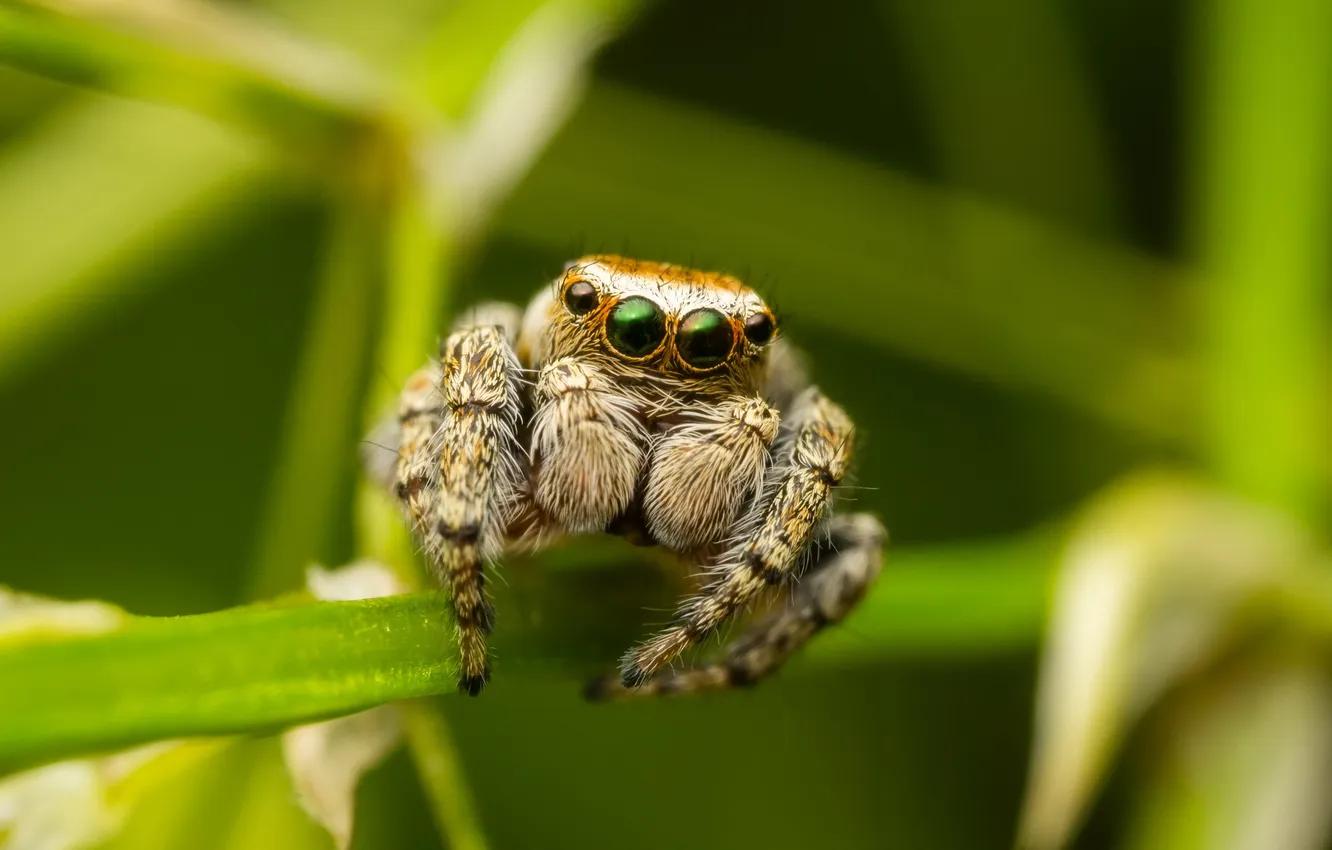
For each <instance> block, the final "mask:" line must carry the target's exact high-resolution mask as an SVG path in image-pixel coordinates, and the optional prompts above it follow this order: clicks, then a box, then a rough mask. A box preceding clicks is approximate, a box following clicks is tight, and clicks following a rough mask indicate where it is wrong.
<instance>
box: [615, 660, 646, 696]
mask: <svg viewBox="0 0 1332 850" xmlns="http://www.w3.org/2000/svg"><path fill="white" fill-rule="evenodd" d="M651 679H652V674H651V673H650V672H648V671H647V670H645V669H644V668H643V667H641V666H639V665H638V663H637V662H634V661H627V662H625V664H624V666H623V667H621V668H620V684H621V685H623V686H624V687H626V688H628V689H630V690H633V689H635V688H641V687H643V686H644V685H646V684H647V683H648V682H649V681H650V680H651Z"/></svg>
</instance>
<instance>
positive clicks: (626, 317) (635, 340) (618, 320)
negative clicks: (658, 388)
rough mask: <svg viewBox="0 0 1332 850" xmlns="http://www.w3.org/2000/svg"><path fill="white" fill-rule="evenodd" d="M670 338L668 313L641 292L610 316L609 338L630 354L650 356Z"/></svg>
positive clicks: (607, 331)
mask: <svg viewBox="0 0 1332 850" xmlns="http://www.w3.org/2000/svg"><path fill="white" fill-rule="evenodd" d="M665 338H666V315H665V314H664V313H662V312H661V308H660V307H658V306H657V305H656V304H653V303H652V302H651V301H649V300H648V299H646V298H643V297H641V296H638V295H634V296H632V297H629V298H626V299H624V300H623V301H621V302H620V303H618V304H616V305H615V307H614V308H612V309H611V311H610V315H609V316H607V317H606V339H607V341H609V342H610V344H611V347H612V348H614V349H615V350H616V351H618V352H620V353H621V354H623V355H625V356H627V357H646V356H647V355H649V354H651V353H652V352H654V351H656V350H657V348H658V347H660V346H661V341H662V340H663V339H665Z"/></svg>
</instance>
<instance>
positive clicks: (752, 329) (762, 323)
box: [745, 313, 777, 345]
mask: <svg viewBox="0 0 1332 850" xmlns="http://www.w3.org/2000/svg"><path fill="white" fill-rule="evenodd" d="M776 330H777V327H776V326H775V325H774V324H773V321H772V316H769V315H768V314H767V313H755V314H754V315H752V316H750V317H749V318H748V319H745V338H746V339H748V340H749V341H750V342H752V343H754V344H755V345H767V344H768V343H769V342H771V341H772V334H773V332H774V331H776Z"/></svg>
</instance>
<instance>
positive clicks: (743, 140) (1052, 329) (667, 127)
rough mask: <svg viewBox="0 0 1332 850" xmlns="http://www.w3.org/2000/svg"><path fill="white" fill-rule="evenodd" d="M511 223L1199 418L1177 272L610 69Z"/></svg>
mask: <svg viewBox="0 0 1332 850" xmlns="http://www.w3.org/2000/svg"><path fill="white" fill-rule="evenodd" d="M552 210H558V215H557V216H552V214H551V211H552ZM498 226H499V229H500V230H501V232H503V233H504V234H505V235H508V236H511V237H515V238H517V239H520V240H522V241H525V242H528V243H532V244H536V245H540V246H543V247H545V248H548V249H551V250H557V251H561V252H564V253H566V254H568V253H572V252H576V251H578V250H580V247H581V248H584V249H593V250H596V249H605V248H609V249H615V250H620V249H624V250H626V251H628V252H630V253H634V254H639V255H649V256H658V257H661V258H674V259H676V260H682V261H692V262H695V263H702V264H705V265H719V266H726V267H730V268H732V269H736V270H748V272H749V274H750V276H751V277H754V278H758V279H763V280H766V281H771V282H772V283H771V284H770V285H769V286H768V287H767V289H768V291H770V292H772V293H773V294H774V296H775V297H776V300H777V302H778V305H779V306H780V307H781V308H782V309H783V310H786V311H789V312H791V313H793V314H796V315H798V316H799V317H800V318H801V319H802V320H803V321H809V322H816V323H818V324H820V325H823V326H824V327H827V328H832V329H835V330H836V332H837V333H839V334H844V335H847V336H851V337H856V338H859V339H861V340H865V341H868V342H870V343H873V344H875V345H889V346H892V347H894V348H896V349H898V350H900V351H903V352H906V353H908V354H911V355H913V356H916V357H920V358H924V359H926V360H929V361H931V362H934V363H939V364H942V365H945V366H948V367H950V368H954V369H958V370H961V371H964V372H967V373H969V374H973V375H978V376H981V377H983V378H986V379H988V380H992V381H995V382H997V383H1000V384H1003V385H1008V386H1016V387H1021V388H1025V389H1030V390H1035V391H1039V392H1041V393H1045V394H1047V395H1050V396H1053V397H1055V398H1058V399H1060V400H1062V401H1064V402H1066V403H1069V404H1071V405H1074V406H1076V407H1078V408H1080V409H1083V410H1086V411H1090V412H1092V413H1094V414H1096V415H1098V416H1101V417H1104V418H1106V419H1108V420H1109V421H1111V422H1114V423H1118V424H1121V425H1125V426H1129V427H1132V428H1136V429H1141V430H1143V431H1145V432H1147V433H1149V434H1154V435H1158V436H1161V435H1165V436H1172V437H1180V436H1182V435H1183V427H1184V423H1187V422H1188V421H1189V419H1188V416H1187V413H1188V411H1189V410H1191V408H1192V406H1193V399H1194V394H1195V386H1194V375H1193V374H1192V372H1191V371H1190V364H1189V363H1188V362H1187V355H1188V353H1189V352H1188V342H1187V340H1186V339H1185V338H1184V334H1183V333H1182V328H1183V327H1184V326H1185V322H1183V321H1182V317H1183V316H1184V312H1183V305H1182V304H1179V303H1176V302H1174V301H1173V300H1172V297H1171V293H1172V292H1178V291H1179V290H1180V289H1181V287H1180V286H1179V284H1180V281H1179V280H1178V279H1177V278H1178V274H1177V273H1176V272H1175V271H1173V270H1171V269H1170V268H1168V267H1165V266H1163V265H1161V264H1160V263H1157V262H1154V261H1152V260H1149V259H1147V258H1146V257H1142V256H1137V255H1135V254H1132V253H1126V252H1124V251H1123V250H1121V249H1118V248H1115V247H1112V246H1109V245H1105V244H1101V243H1098V242H1095V241H1091V240H1088V239H1086V238H1082V237H1080V236H1078V235H1076V234H1074V233H1072V232H1070V231H1068V230H1064V229H1061V228H1059V227H1057V226H1052V225H1050V224H1048V223H1046V222H1042V221H1040V220H1037V219H1034V218H1032V217H1029V216H1025V215H1021V214H1019V213H1016V212H1013V211H1011V210H1006V209H1003V208H1001V207H998V206H995V205H993V204H987V203H984V202H981V201H978V200H976V199H974V198H969V197H966V196H962V195H954V194H949V193H947V192H943V191H940V190H937V189H932V188H930V187H927V186H924V185H921V184H919V183H917V182H914V181H912V180H910V179H908V178H906V177H903V176H902V175H899V174H895V173H893V172H891V171H888V170H886V169H883V168H878V167H875V166H872V165H869V164H867V163H864V162H859V161H856V160H853V159H848V158H846V157H844V156H838V155H836V154H834V153H833V152H831V151H828V150H825V149H822V148H819V147H817V146H815V145H811V144H808V143H804V142H800V141H796V140H794V139H790V138H786V137H782V136H779V135H776V134H774V133H772V132H769V131H763V130H760V129H757V128H754V127H748V126H744V125H740V124H737V123H736V122H734V121H733V120H731V119H728V118H726V117H724V116H721V115H716V114H711V113H708V112H704V111H701V110H698V109H695V108H692V107H688V106H684V105H681V104H672V103H667V102H664V101H662V100H659V99H656V98H654V97H652V96H651V95H648V94H646V93H643V92H638V91H629V90H625V89H622V88H616V87H614V86H610V85H607V84H599V85H597V86H594V87H593V88H592V90H591V92H590V94H589V97H588V99H587V101H586V103H585V105H584V107H583V108H582V109H580V110H579V111H577V112H576V113H575V114H574V116H573V117H572V119H571V120H570V121H569V123H568V125H567V126H566V128H565V130H564V132H562V133H561V134H559V135H558V136H557V137H556V138H555V140H554V141H553V142H552V144H551V149H550V151H549V152H548V154H547V155H546V157H545V158H544V159H543V160H542V161H541V163H540V165H539V166H538V167H537V168H535V169H534V170H533V172H532V175H531V177H530V178H529V179H528V180H527V181H526V182H525V183H524V184H523V185H522V186H521V187H520V188H519V190H518V192H517V193H516V195H515V197H514V200H513V201H512V202H511V203H510V204H509V205H508V207H507V208H506V209H505V212H504V213H503V214H502V215H501V217H500V220H499V222H498ZM1075 282H1076V285H1074V283H1075ZM1127 341H1131V344H1127Z"/></svg>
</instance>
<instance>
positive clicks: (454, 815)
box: [401, 699, 488, 850]
mask: <svg viewBox="0 0 1332 850" xmlns="http://www.w3.org/2000/svg"><path fill="white" fill-rule="evenodd" d="M401 710H402V722H403V731H404V734H406V736H407V744H408V747H409V748H410V750H411V754H412V761H413V762H415V763H416V772H417V773H418V774H419V775H420V777H421V784H422V786H423V787H424V788H425V793H426V798H427V799H428V800H429V801H430V813H431V815H432V816H433V817H434V819H435V827H436V828H437V829H438V830H439V832H440V835H441V836H443V837H444V838H445V839H446V840H447V844H448V846H449V847H450V848H451V850H485V848H486V847H487V846H488V845H487V842H486V837H485V832H484V831H483V830H482V829H481V821H480V818H479V817H478V816H477V814H476V804H475V802H474V801H473V799H472V792H471V789H470V788H469V787H468V784H467V777H466V774H465V773H464V772H463V769H462V766H461V763H460V761H459V759H458V748H457V747H456V746H454V743H453V735H452V733H450V731H449V726H448V722H447V721H446V720H445V718H444V715H443V713H442V712H441V711H440V709H439V706H438V705H437V704H435V703H434V702H433V701H431V700H424V699H418V700H412V701H410V702H404V703H402V705H401Z"/></svg>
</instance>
